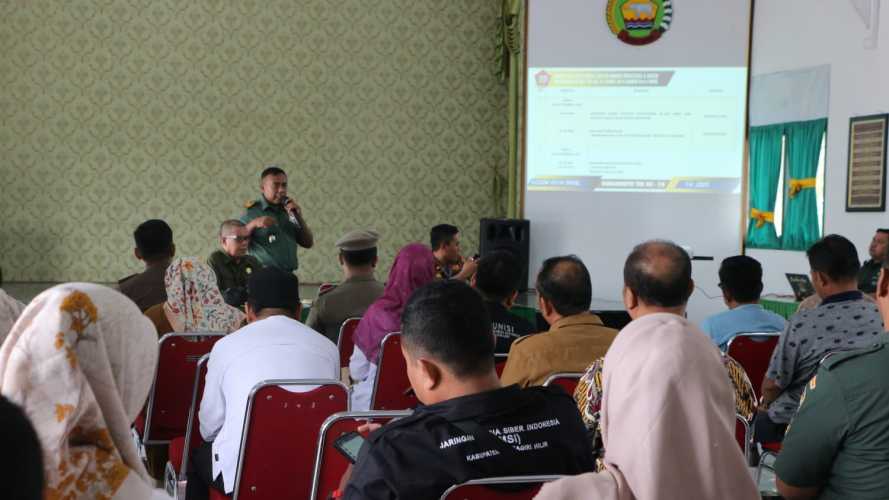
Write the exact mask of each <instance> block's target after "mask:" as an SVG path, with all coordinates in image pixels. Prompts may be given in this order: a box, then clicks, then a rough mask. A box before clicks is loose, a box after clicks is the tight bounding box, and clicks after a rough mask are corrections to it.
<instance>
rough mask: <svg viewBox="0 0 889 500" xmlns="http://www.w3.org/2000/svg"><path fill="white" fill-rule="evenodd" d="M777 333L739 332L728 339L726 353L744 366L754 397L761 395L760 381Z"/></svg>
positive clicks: (764, 372)
mask: <svg viewBox="0 0 889 500" xmlns="http://www.w3.org/2000/svg"><path fill="white" fill-rule="evenodd" d="M780 335H781V334H779V333H741V334H738V335H736V336H735V337H734V338H733V339H731V340H729V341H728V349H726V354H728V355H729V356H731V357H732V358H734V359H735V361H737V362H738V363H740V364H741V366H742V367H744V371H745V372H747V378H749V379H750V382H751V383H752V384H753V390H754V392H756V399H757V400H758V399H759V398H760V396H761V394H760V393H759V392H760V388H761V387H762V381H763V379H764V378H765V376H766V372H767V371H768V369H769V361H771V359H772V352H773V351H774V350H775V346H776V345H777V344H778V338H779V337H780Z"/></svg>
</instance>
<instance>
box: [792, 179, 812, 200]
mask: <svg viewBox="0 0 889 500" xmlns="http://www.w3.org/2000/svg"><path fill="white" fill-rule="evenodd" d="M814 187H815V178H814V177H808V178H805V179H790V190H789V191H788V192H787V194H789V195H790V197H791V198H796V195H798V194H799V192H800V191H802V190H803V189H812V188H814Z"/></svg>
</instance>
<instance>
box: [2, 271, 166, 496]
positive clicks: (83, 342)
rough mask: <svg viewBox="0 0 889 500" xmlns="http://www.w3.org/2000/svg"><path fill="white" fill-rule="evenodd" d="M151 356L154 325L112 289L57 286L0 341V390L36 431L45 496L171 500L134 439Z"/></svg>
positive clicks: (151, 374)
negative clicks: (155, 484) (148, 468)
mask: <svg viewBox="0 0 889 500" xmlns="http://www.w3.org/2000/svg"><path fill="white" fill-rule="evenodd" d="M157 356H158V351H157V337H156V336H155V334H154V328H153V327H152V325H151V322H149V321H148V320H147V319H146V318H145V317H144V316H143V315H142V313H141V312H140V311H139V308H138V307H136V305H135V304H134V303H133V302H132V301H131V300H129V299H128V298H126V297H125V296H123V295H121V294H120V293H118V292H115V291H114V290H111V289H109V288H106V287H103V286H100V285H92V284H86V283H69V284H65V285H59V286H56V287H53V288H50V289H49V290H47V291H45V292H43V293H41V294H40V295H38V296H37V298H35V299H34V300H33V301H32V302H31V303H30V304H29V305H28V307H27V308H25V310H24V312H23V313H22V315H21V317H20V318H19V320H18V321H17V322H16V323H15V325H14V326H13V327H12V330H11V331H10V333H9V336H8V337H7V339H6V342H4V344H3V346H2V347H0V394H2V395H3V396H5V397H6V398H8V399H9V400H10V401H12V402H14V403H16V404H17V405H19V406H21V408H22V410H23V411H24V412H25V414H26V415H27V416H28V418H30V420H31V422H32V424H33V425H34V429H35V430H36V431H37V436H38V438H39V440H40V443H41V447H42V448H43V467H44V476H45V480H46V490H45V497H44V498H46V499H47V500H55V499H66V500H69V499H70V500H81V499H83V500H86V499H90V500H92V499H100V498H101V499H121V500H123V499H126V500H130V499H132V500H144V499H151V500H154V499H162V498H165V499H169V497H168V496H167V495H166V494H165V493H164V492H163V491H161V490H156V489H154V488H153V487H152V485H151V480H150V479H149V477H148V475H147V474H146V472H145V468H144V467H143V466H142V462H141V460H140V459H139V454H138V452H137V451H136V445H135V444H134V443H133V440H132V438H131V437H130V425H131V424H132V422H133V420H134V419H135V418H136V415H137V414H138V413H139V410H141V409H142V406H143V405H144V404H145V398H146V397H147V396H148V390H149V388H150V387H151V381H152V379H153V378H154V369H155V364H156V363H157Z"/></svg>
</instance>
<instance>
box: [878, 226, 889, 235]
mask: <svg viewBox="0 0 889 500" xmlns="http://www.w3.org/2000/svg"><path fill="white" fill-rule="evenodd" d="M877 232H878V233H883V234H889V228H885V227H881V228H878V229H877Z"/></svg>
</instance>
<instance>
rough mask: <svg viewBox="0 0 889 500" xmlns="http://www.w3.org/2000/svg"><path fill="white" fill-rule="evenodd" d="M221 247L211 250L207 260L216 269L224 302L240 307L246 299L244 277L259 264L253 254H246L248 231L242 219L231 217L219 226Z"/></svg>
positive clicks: (248, 243)
mask: <svg viewBox="0 0 889 500" xmlns="http://www.w3.org/2000/svg"><path fill="white" fill-rule="evenodd" d="M219 243H220V245H221V246H222V249H221V250H216V251H215V252H213V253H212V254H210V258H209V259H207V264H209V265H210V267H211V268H212V269H213V272H214V273H216V284H217V285H218V286H219V290H220V291H221V292H222V296H223V297H224V298H225V302H226V303H228V304H229V305H232V306H235V307H241V306H243V305H244V302H246V301H247V278H248V277H249V276H250V274H251V273H252V272H253V271H257V270H259V269H261V268H262V264H260V263H259V261H258V260H256V257H254V256H252V255H248V254H247V248H248V247H249V246H250V233H248V232H247V228H246V227H245V225H244V223H243V222H241V221H239V220H235V219H230V220H227V221H225V222H223V223H222V225H221V226H219Z"/></svg>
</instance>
